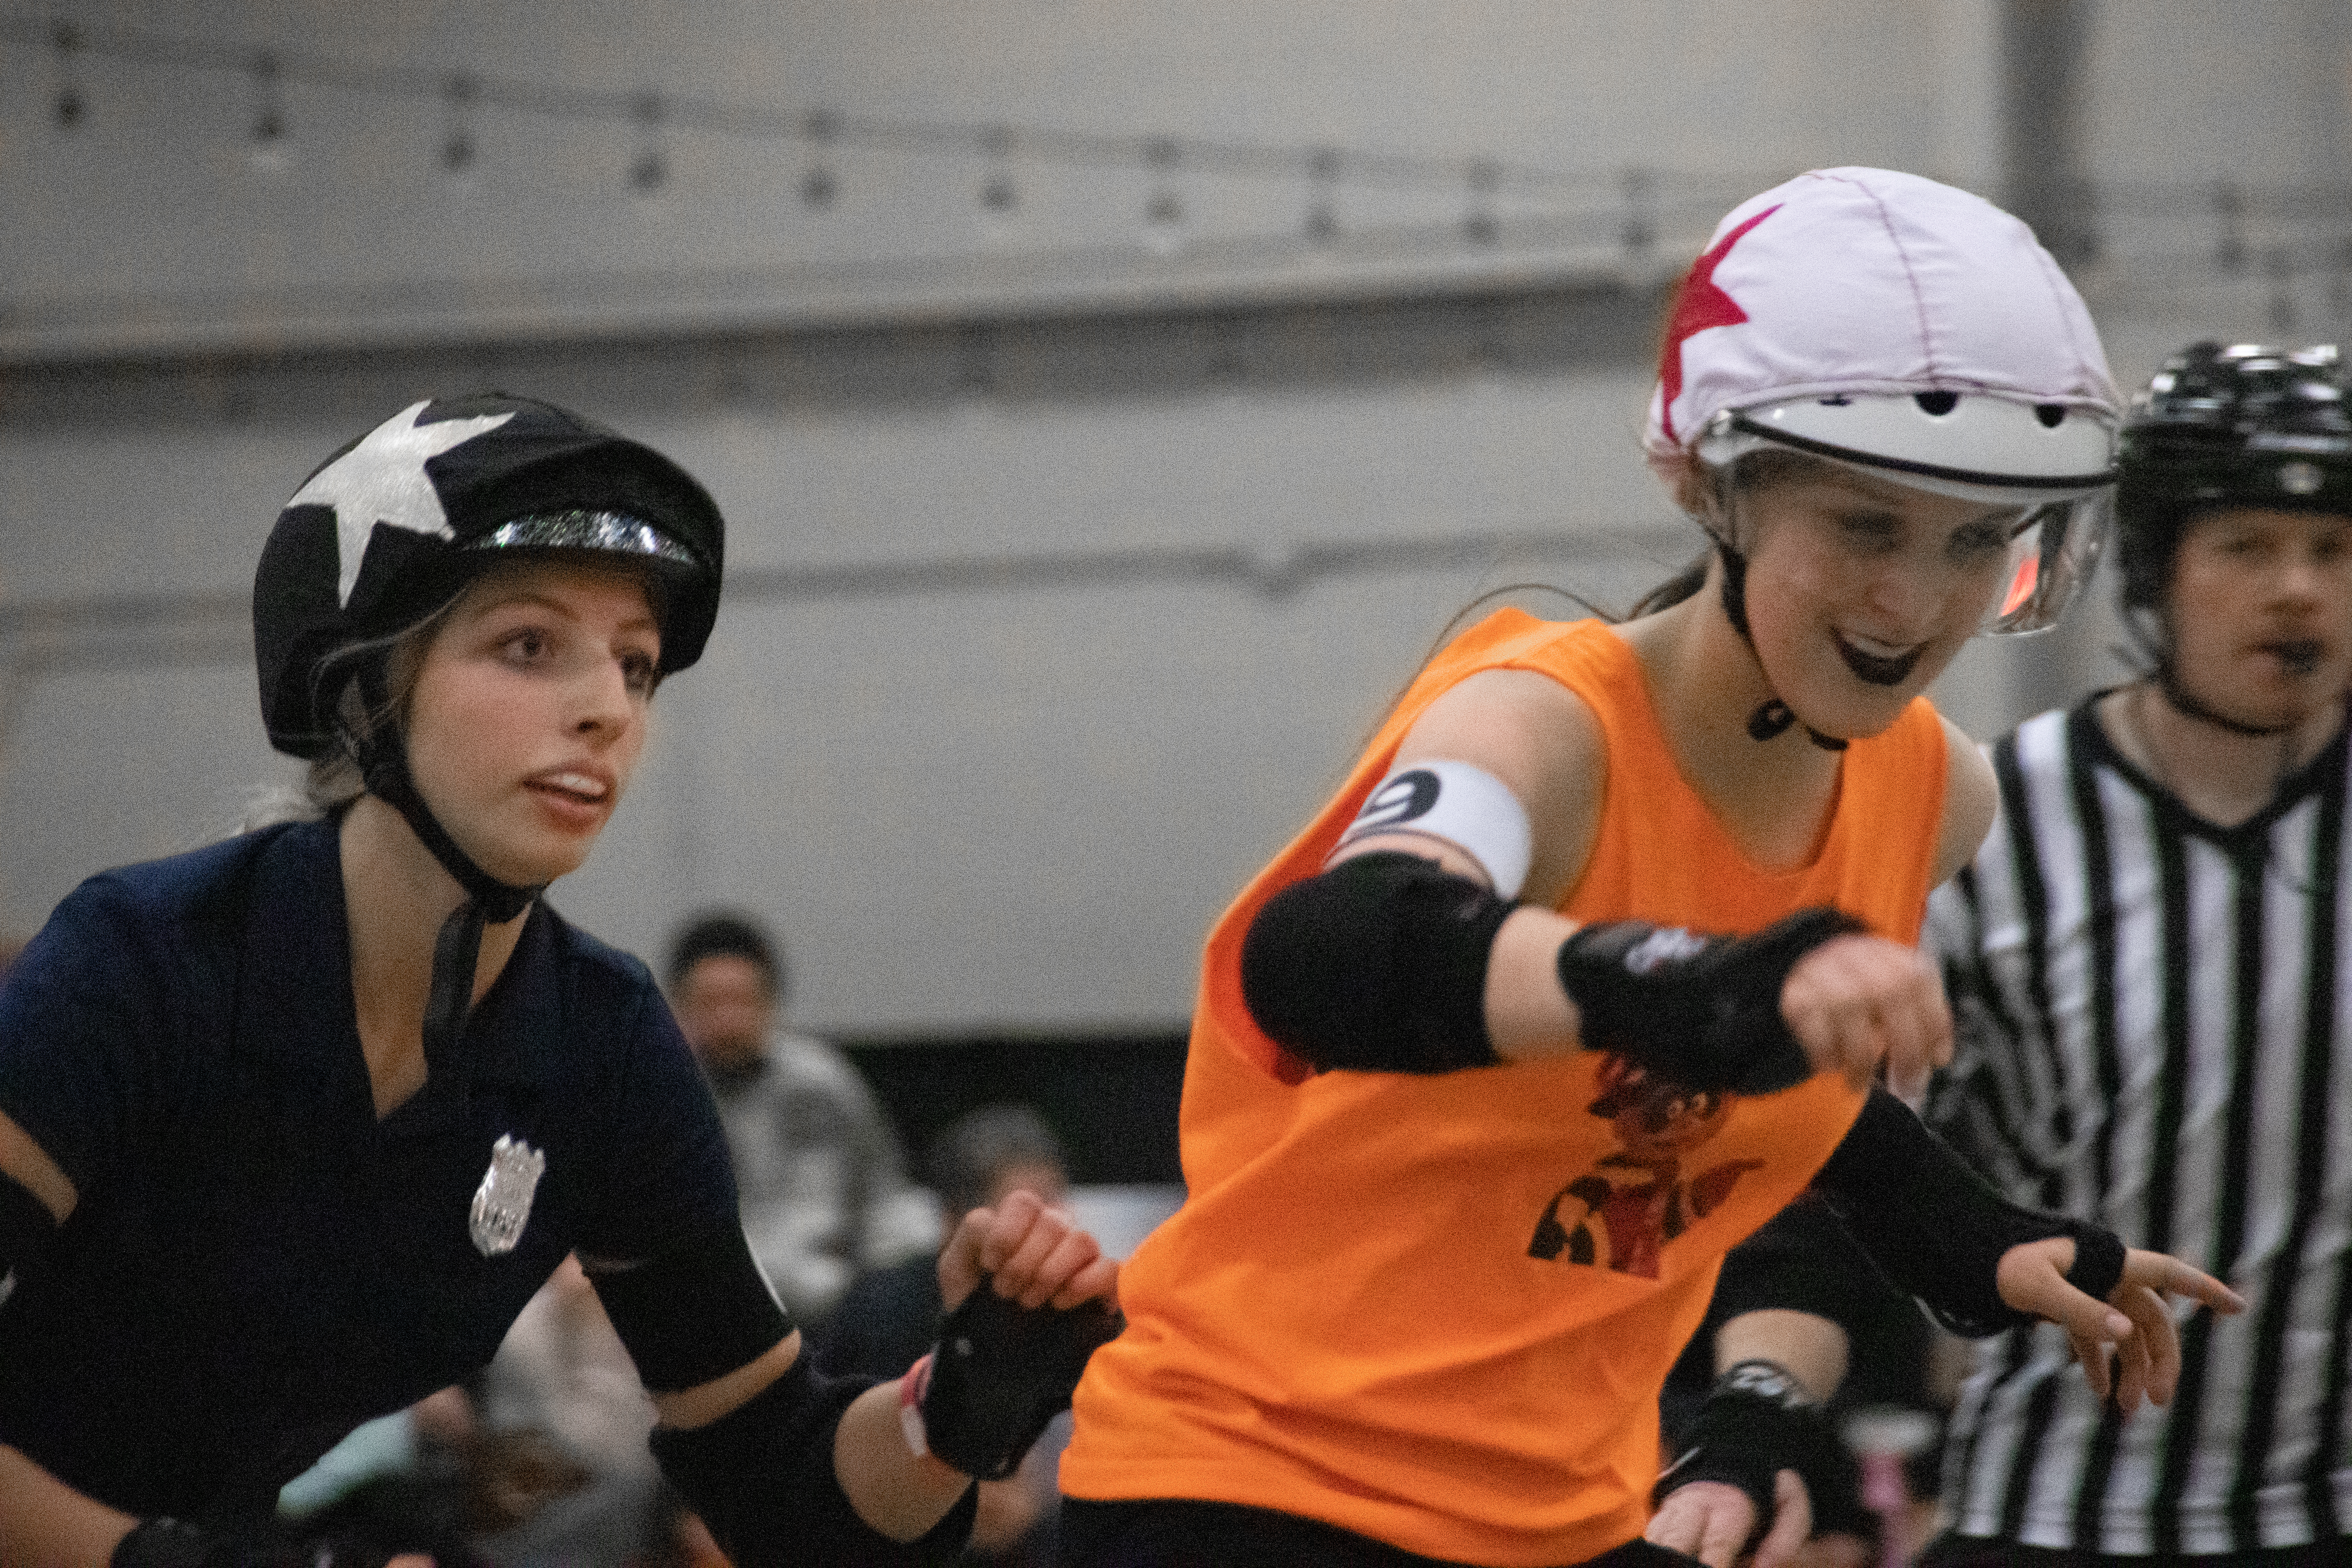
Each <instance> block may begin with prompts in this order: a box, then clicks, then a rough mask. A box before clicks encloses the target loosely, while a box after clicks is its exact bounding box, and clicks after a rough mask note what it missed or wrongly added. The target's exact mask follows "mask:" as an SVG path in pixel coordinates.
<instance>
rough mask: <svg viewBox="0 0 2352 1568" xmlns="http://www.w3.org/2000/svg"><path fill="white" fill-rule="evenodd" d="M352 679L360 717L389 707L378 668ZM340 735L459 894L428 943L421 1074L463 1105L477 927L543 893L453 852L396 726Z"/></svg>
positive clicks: (371, 784) (371, 785) (352, 729)
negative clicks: (447, 1083) (452, 1083)
mask: <svg viewBox="0 0 2352 1568" xmlns="http://www.w3.org/2000/svg"><path fill="white" fill-rule="evenodd" d="M359 679H360V695H361V697H362V700H364V702H365V705H366V709H367V711H368V712H370V713H383V712H384V711H385V710H386V709H387V708H388V706H389V704H388V702H387V700H386V697H385V693H384V689H383V667H382V665H381V664H380V663H376V664H372V665H371V666H370V667H368V668H364V669H362V671H361V673H360V678H359ZM344 736H345V739H346V740H347V741H348V742H350V744H351V747H352V752H353V753H354V755H355V757H356V760H357V761H358V763H359V765H360V775H361V777H362V779H364V780H365V781H366V784H367V790H368V793H369V794H370V795H374V796H375V797H376V798H377V799H378V800H381V801H383V803H384V804H385V805H389V806H391V807H392V808H393V809H394V811H397V812H398V813H400V816H401V819H402V820H403V821H404V822H406V823H407V824H408V826H409V827H410V828H411V829H412V830H414V831H415V834H416V837H417V838H418V840H419V841H420V842H422V843H423V844H424V846H425V848H426V849H428V850H429V851H431V852H432V855H433V858H434V859H436V860H437V861H439V862H440V863H441V867H442V868H443V869H444V870H446V871H447V872H448V873H449V875H451V876H452V877H455V878H456V879H457V885H458V886H459V887H462V888H464V889H466V895H467V897H466V901H465V902H464V903H461V904H459V905H458V906H457V908H456V909H454V910H450V911H449V918H448V919H446V920H445V921H442V922H441V930H440V932H439V934H437V935H436V936H435V938H434V939H433V984H432V990H431V992H430V994H428V996H427V997H426V1000H425V1070H426V1071H427V1072H428V1073H431V1072H434V1071H438V1070H443V1069H445V1068H446V1070H448V1071H450V1072H451V1073H453V1075H454V1076H455V1079H456V1085H457V1100H458V1101H459V1102H460V1103H463V1102H464V1100H465V1099H466V1095H467V1089H468V1088H469V1087H470V1085H469V1080H470V1078H471V1074H470V1073H469V1072H468V1071H467V1062H466V1058H464V1057H462V1056H461V1055H459V1054H458V1053H457V1045H458V1042H459V1040H460V1038H461V1037H463V1035H464V1034H465V1030H466V1014H467V1010H468V1009H469V1008H471V1007H472V1005H473V1001H474V972H475V965H476V964H477V963H478V961H479V960H480V957H481V952H482V928H483V927H484V926H485V925H486V924H488V923H490V922H492V921H495V922H497V923H499V924H501V925H503V924H505V923H506V922H507V921H510V920H512V919H514V918H515V917H516V916H517V915H519V914H520V913H522V912H523V910H526V909H528V908H529V907H530V901H531V900H533V899H535V898H537V897H539V895H540V894H541V893H542V892H544V891H545V890H546V886H545V884H544V883H542V884H541V885H540V886H538V887H534V888H519V887H516V886H515V885H514V884H512V883H510V882H501V881H499V879H497V878H496V877H493V876H491V875H490V874H489V873H488V871H485V870H483V869H482V868H481V867H479V866H478V865H476V864H475V862H474V858H473V857H472V856H470V855H468V854H467V853H466V852H465V851H464V850H463V849H461V848H459V847H457V840H456V839H454V838H452V837H449V834H448V831H447V829H446V828H444V827H443V826H441V824H440V822H439V820H438V819H436V817H435V816H434V815H433V810H432V808H431V807H430V806H428V805H425V797H424V796H423V795H420V794H418V793H417V789H416V780H415V777H414V776H413V775H412V774H411V773H409V771H408V747H407V745H406V743H405V742H404V741H403V740H402V738H401V735H400V732H399V728H398V726H397V725H396V724H394V723H393V722H391V721H384V722H382V723H380V724H376V725H373V726H367V727H365V728H362V727H361V726H347V727H345V729H344Z"/></svg>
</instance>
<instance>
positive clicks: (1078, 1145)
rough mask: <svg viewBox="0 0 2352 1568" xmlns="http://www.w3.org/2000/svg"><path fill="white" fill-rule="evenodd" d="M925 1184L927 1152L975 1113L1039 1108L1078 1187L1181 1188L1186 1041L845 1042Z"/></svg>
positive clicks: (1172, 1036) (1156, 1037)
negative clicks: (1007, 1104)
mask: <svg viewBox="0 0 2352 1568" xmlns="http://www.w3.org/2000/svg"><path fill="white" fill-rule="evenodd" d="M840 1044H841V1046H842V1047H843V1048H844V1049H845V1050H846V1051H847V1052H848V1053H849V1058H850V1059H851V1060H852V1061H853V1062H855V1063H856V1064H857V1069H858V1071H860V1072H862V1073H864V1074H865V1075H866V1082H868V1083H869V1084H871V1085H873V1087H874V1092H875V1095H876V1096H877V1098H878V1099H879V1100H881V1101H882V1107H883V1110H885V1111H886V1112H887V1113H888V1115H889V1117H890V1121H891V1122H892V1124H893V1125H894V1126H895V1127H896V1128H897V1129H898V1137H899V1140H900V1142H901V1145H902V1146H903V1147H904V1148H905V1149H906V1150H907V1152H908V1159H909V1161H910V1163H912V1165H913V1174H914V1175H915V1176H916V1177H917V1178H918V1179H920V1178H921V1177H922V1175H923V1174H924V1173H923V1169H922V1158H923V1153H924V1152H925V1151H926V1150H928V1149H929V1147H930V1145H931V1140H932V1139H933V1138H934V1137H935V1136H937V1135H938V1133H939V1132H940V1130H941V1129H942V1128H944V1127H946V1126H947V1124H948V1123H949V1122H950V1121H954V1120H955V1119H956V1118H957V1117H958V1116H961V1114H963V1113H964V1112H965V1111H967V1110H972V1109H974V1108H975V1107H978V1106H982V1105H991V1104H995V1103H997V1102H1000V1101H1007V1100H1011V1101H1018V1102H1024V1103H1026V1104H1028V1105H1031V1106H1034V1107H1035V1108H1036V1110H1037V1111H1038V1112H1039V1114H1041V1115H1043V1116H1044V1117H1045V1121H1047V1123H1048V1124H1050V1125H1051V1126H1052V1127H1053V1129H1054V1131H1055V1132H1056V1133H1057V1134H1059V1135H1060V1137H1061V1139H1062V1142H1063V1144H1064V1146H1065V1147H1066V1149H1067V1150H1068V1152H1069V1157H1070V1179H1071V1180H1072V1181H1073V1182H1076V1183H1081V1184H1085V1183H1094V1182H1181V1181H1182V1180H1183V1179H1184V1178H1183V1171H1182V1168H1181V1165H1180V1164H1179V1163H1178V1160H1177V1155H1176V1108H1177V1102H1178V1100H1179V1099H1180V1097H1181V1094H1182V1092H1183V1087H1184V1036H1183V1035H1181V1033H1176V1032H1173V1031H1171V1032H1169V1033H1166V1034H1151V1035H1123V1036H1108V1037H1087V1038H1053V1039H1038V1038H1034V1037H1033V1038H1020V1037H1013V1038H1007V1037H972V1038H963V1037H955V1038H940V1039H923V1040H904V1039H898V1040H893V1039H864V1040H861V1039H845V1040H842V1041H841V1042H840Z"/></svg>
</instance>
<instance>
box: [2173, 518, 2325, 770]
mask: <svg viewBox="0 0 2352 1568" xmlns="http://www.w3.org/2000/svg"><path fill="white" fill-rule="evenodd" d="M2164 602H2165V622H2166V626H2167V628H2168V632H2169V636H2170V642H2171V648H2172V657H2173V660H2174V664H2175V668H2176V669H2177V670H2178V672H2179V679H2180V680H2181V682H2182V684H2183V685H2184V686H2186V687H2187V688H2188V689H2189V693H2190V694H2191V695H2192V696H2194V697H2195V698H2196V699H2197V700H2199V701H2200V702H2201V703H2203V704H2204V705H2206V706H2207V707H2209V708H2211V709H2213V710H2215V711H2216V712H2219V713H2221V714H2223V715H2224V716H2226V717H2228V718H2231V719H2233V720H2236V721H2238V722H2240V723H2243V724H2250V725H2254V726H2257V727H2261V728H2266V729H2274V728H2281V727H2284V726H2289V725H2293V724H2296V723H2299V722H2301V721H2303V720H2304V719H2305V718H2308V717H2309V716H2310V715H2311V714H2312V713H2314V712H2315V710H2317V709H2318V708H2320V707H2321V706H2323V705H2325V704H2327V703H2332V702H2335V701H2337V700H2340V699H2341V697H2342V696H2343V693H2344V690H2345V688H2346V685H2347V682H2352V518H2346V517H2342V516H2338V515H2336V514H2335V513H2332V512H2305V511H2272V510H2265V509H2262V508H2254V507H2233V508H2231V509H2229V510H2222V511H2210V512H2206V513H2204V514H2202V515H2201V516H2199V517H2197V518H2196V519H2194V520H2192V521H2190V522H2189V526H2188V527H2187V528H2185V529H2183V530H2182V531H2181V535H2180V543H2179V547H2178V549H2177V551H2176V552H2175V554H2174V556H2173V563H2172V580H2171V584H2170V585H2169V587H2168V589H2167V590H2166V592H2165V601H2164Z"/></svg>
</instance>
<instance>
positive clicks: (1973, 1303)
mask: <svg viewBox="0 0 2352 1568" xmlns="http://www.w3.org/2000/svg"><path fill="white" fill-rule="evenodd" d="M1813 1190H1814V1191H1816V1192H1818V1193H1820V1194H1822V1196H1823V1197H1825V1198H1826V1199H1828V1201H1829V1204H1830V1206H1831V1207H1832V1208H1833V1209H1835V1210H1836V1211H1837V1215H1838V1217H1839V1218H1840V1219H1843V1221H1844V1222H1845V1224H1846V1226H1847V1228H1848V1229H1850V1230H1851V1231H1853V1237H1854V1239H1855V1240H1857V1241H1859V1242H1860V1243H1861V1244H1862V1246H1863V1247H1864V1250H1865V1251H1867V1252H1868V1253H1869V1254H1870V1256H1871V1258H1872V1259H1873V1260H1874V1261H1875V1262H1876V1263H1877V1265H1878V1266H1879V1267H1880V1268H1883V1269H1885V1271H1886V1275H1887V1277H1888V1278H1889V1279H1893V1280H1894V1281H1895V1284H1896V1285H1898V1286H1900V1287H1902V1288H1903V1289H1906V1290H1908V1291H1909V1292H1911V1294H1913V1295H1914V1296H1916V1297H1918V1298H1919V1300H1922V1301H1924V1302H1926V1303H1927V1308H1928V1310H1930V1311H1932V1312H1934V1313H1935V1314H1936V1317H1937V1321H1940V1322H1941V1323H1943V1325H1944V1326H1945V1327H1946V1328H1948V1329H1949V1330H1951V1331H1953V1332H1954V1333H1956V1334H1964V1335H1967V1336H1969V1338H1982V1337H1983V1336H1985V1335H1987V1334H1995V1333H1999V1332H2000V1331H2002V1330H2003V1329H2010V1328H2015V1327H2016V1326H2018V1325H2019V1324H2021V1323H2027V1322H2031V1321H2033V1320H2032V1318H2031V1317H2030V1316H2029V1315H2028V1314H2026V1313H2023V1312H2020V1311H2018V1310H2016V1309H2015V1308H2013V1307H2011V1306H2010V1305H2009V1304H2008V1303H2007V1302H2005V1301H2003V1300H2001V1299H2000V1291H1999V1290H1998V1289H1996V1288H1995V1282H1994V1277H1995V1274H1996V1272H1997V1270H1998V1269H1999V1268H2000V1258H2001V1254H2003V1253H2005V1252H2007V1251H2008V1250H2009V1249H2010V1248H2011V1247H2016V1246H2018V1245H2020V1244H2021V1243H2023V1242H2029V1241H2041V1240H2043V1239H2045V1238H2047V1237H2053V1236H2063V1237H2072V1238H2073V1239H2074V1249H2075V1257H2074V1268H2071V1269H2069V1270H2067V1273H2066V1279H2067V1281H2068V1283H2070V1284H2072V1285H2074V1287H2075V1288H2076V1289H2080V1290H2082V1291H2084V1293H2085V1294H2087V1295H2091V1296H2095V1297H2097V1298H2099V1299H2100V1300H2105V1299H2106V1297H2107V1295H2108V1293H2109V1292H2111V1291H2113V1290H2114V1289H2115V1288H2116V1282H2117V1281H2118V1280H2119V1279H2122V1278H2123V1267H2124V1247H2123V1243H2122V1242H2121V1241H2119V1240H2117V1239H2116V1236H2115V1234H2114V1233H2113V1232H2111V1231H2107V1230H2103V1229H2101V1228H2100V1227H2099V1226H2094V1225H2089V1224H2086V1223H2084V1221H2081V1220H2074V1219H2068V1218H2066V1217H2064V1216H2063V1215H2048V1214H2041V1213H2037V1212H2036V1211H2034V1210H2032V1209H2028V1208H2021V1207H2019V1206H2018V1205H2015V1204H2012V1203H2011V1202H2009V1201H2008V1200H2007V1199H2005V1198H2003V1197H2002V1196H2001V1195H2000V1194H1999V1193H1996V1192H1995V1191H1993V1190H1992V1188H1991V1187H1990V1186H1988V1185H1987V1184H1985V1182H1984V1181H1983V1179H1982V1178H1980V1177H1979V1176H1978V1175H1977V1173H1975V1172H1974V1171H1971V1170H1969V1167H1968V1166H1967V1165H1966V1164H1965V1163H1962V1162H1961V1160H1960V1158H1959V1156H1958V1155H1957V1154H1955V1153H1953V1152H1951V1150H1949V1149H1948V1148H1947V1147H1945V1145H1944V1143H1943V1141H1942V1140H1941V1139H1938V1138H1937V1136H1936V1135H1935V1134H1934V1133H1932V1132H1930V1131H1927V1127H1926V1126H1925V1125H1924V1124H1923V1123H1922V1122H1921V1121H1920V1120H1919V1119H1918V1118H1917V1117H1916V1116H1914V1115H1913V1114H1912V1113H1911V1108H1910V1107H1908V1106H1906V1105H1905V1104H1904V1103H1903V1102H1902V1101H1901V1100H1897V1099H1895V1096H1893V1095H1892V1094H1890V1093H1888V1092H1887V1091H1886V1090H1885V1089H1881V1088H1874V1089H1872V1090H1871V1091H1870V1099H1869V1100H1868V1101H1867V1102H1866V1103H1865V1104H1864V1106H1863V1109H1862V1114H1861V1115H1860V1116H1859V1117H1857V1118H1855V1120H1854V1124H1853V1128H1852V1129H1851V1130H1849V1131H1847V1133H1846V1135H1845V1138H1844V1139H1843V1142H1840V1143H1839V1144H1838V1146H1837V1149H1836V1151H1835V1152H1833V1153H1832V1154H1831V1155H1830V1158H1829V1163H1827V1164H1825V1165H1823V1166H1822V1169H1821V1172H1820V1173H1819V1174H1817V1175H1816V1176H1814V1178H1813Z"/></svg>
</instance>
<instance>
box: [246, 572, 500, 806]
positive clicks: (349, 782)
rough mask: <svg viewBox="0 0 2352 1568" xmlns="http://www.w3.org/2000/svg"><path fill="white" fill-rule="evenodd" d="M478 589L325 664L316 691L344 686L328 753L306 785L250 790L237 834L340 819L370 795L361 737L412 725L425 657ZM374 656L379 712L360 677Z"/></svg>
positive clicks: (314, 761)
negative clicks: (379, 669)
mask: <svg viewBox="0 0 2352 1568" xmlns="http://www.w3.org/2000/svg"><path fill="white" fill-rule="evenodd" d="M477 581H479V579H477ZM472 590H473V584H470V583H469V584H467V585H466V586H465V587H464V588H461V589H459V590H458V591H457V593H455V594H453V595H450V596H449V598H448V599H446V600H445V601H444V602H443V603H442V605H441V606H440V608H438V609H436V610H435V611H434V612H433V613H432V614H431V615H428V616H425V618H424V619H422V620H420V621H418V622H416V623H415V625H414V626H409V627H407V628H406V629H405V630H404V631H398V632H394V633H393V634H392V635H390V636H389V637H368V638H364V639H362V641H359V642H355V643H352V644H349V645H347V646H345V647H340V648H337V649H336V650H335V651H334V652H333V653H331V654H329V655H328V656H327V657H326V658H323V659H321V660H320V663H319V668H318V672H317V674H316V676H315V677H314V678H313V679H314V683H315V687H316V689H318V690H320V691H326V690H329V689H334V688H337V687H340V688H341V689H340V690H338V691H337V692H336V695H335V719H336V722H335V726H334V731H333V736H332V739H331V741H330V742H329V743H328V748H327V750H326V751H324V752H320V754H319V755H318V756H315V757H313V758H311V759H310V766H309V768H308V769H307V770H305V771H304V773H303V775H302V782H301V783H300V784H256V785H254V786H253V787H252V788H251V789H249V790H247V792H246V796H245V809H244V810H243V812H242V813H241V814H240V815H239V817H238V821H237V828H236V830H237V832H239V833H257V832H259V831H260V830H261V829H262V828H265V827H274V826H277V825H278V824H279V823H281V822H316V821H318V820H320V818H321V817H329V816H340V815H341V813H342V811H343V810H344V809H345V808H346V807H348V806H349V805H351V804H352V802H353V801H355V800H357V799H359V797H360V796H362V795H365V794H366V793H367V777H366V775H365V774H364V773H362V771H361V768H360V759H359V752H358V750H357V741H358V738H359V737H362V736H369V735H373V734H375V733H376V732H377V731H378V729H379V727H380V726H383V725H386V724H390V725H394V726H397V727H399V728H402V729H405V728H406V727H407V724H408V705H409V703H410V701H411V700H413V699H414V698H415V695H416V680H417V677H418V676H420V675H421V674H423V673H424V670H425V650H426V649H427V648H429V647H432V646H433V639H434V637H436V636H437V635H439V633H440V630H441V625H442V623H443V622H444V621H446V620H447V619H448V618H449V615H450V613H451V612H452V611H454V610H455V609H456V608H457V605H458V604H459V602H460V601H462V600H463V599H464V598H465V597H466V595H467V594H468V593H470V592H472ZM372 659H382V660H383V664H384V683H383V684H384V698H383V701H382V702H381V703H379V704H377V705H376V706H375V707H374V708H373V709H371V708H370V707H369V706H368V702H367V698H366V697H365V696H364V695H363V694H362V686H363V684H364V683H363V682H362V680H361V679H360V672H361V671H362V669H363V668H365V667H366V665H367V663H368V662H369V661H370V660H372Z"/></svg>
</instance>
